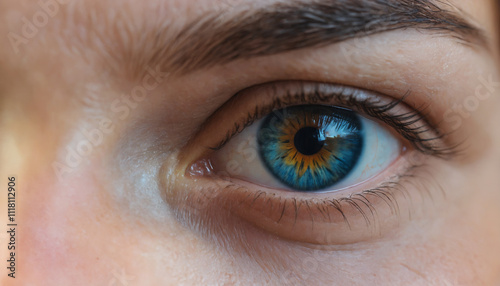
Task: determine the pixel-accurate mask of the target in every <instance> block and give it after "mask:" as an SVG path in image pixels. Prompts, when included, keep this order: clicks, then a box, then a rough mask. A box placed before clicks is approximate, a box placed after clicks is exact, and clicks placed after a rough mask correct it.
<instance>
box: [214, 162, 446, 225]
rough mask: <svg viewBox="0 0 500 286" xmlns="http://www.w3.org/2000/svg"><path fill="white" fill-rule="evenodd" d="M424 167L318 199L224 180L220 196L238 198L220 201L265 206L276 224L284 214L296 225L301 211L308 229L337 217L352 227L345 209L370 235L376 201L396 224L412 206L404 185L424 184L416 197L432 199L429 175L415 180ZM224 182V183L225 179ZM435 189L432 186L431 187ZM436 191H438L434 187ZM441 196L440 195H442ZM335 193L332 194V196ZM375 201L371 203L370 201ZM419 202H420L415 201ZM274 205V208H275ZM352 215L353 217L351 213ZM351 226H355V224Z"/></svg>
mask: <svg viewBox="0 0 500 286" xmlns="http://www.w3.org/2000/svg"><path fill="white" fill-rule="evenodd" d="M426 166H427V165H426V164H411V165H409V166H408V167H406V168H405V170H404V171H403V172H402V173H401V174H397V175H394V176H393V177H392V178H390V179H388V180H387V181H386V182H384V183H382V184H381V185H380V186H378V187H376V188H371V189H367V190H364V191H362V192H359V193H355V194H351V195H348V196H345V197H340V198H322V199H307V198H300V197H299V196H300V194H298V196H297V197H283V196H281V195H280V194H279V193H276V192H267V191H261V190H259V191H254V190H250V189H249V188H247V187H245V186H242V185H240V184H238V183H235V182H231V178H228V180H229V184H228V185H226V186H225V187H224V188H223V190H222V192H221V193H225V194H234V193H235V192H239V193H240V195H239V196H240V198H241V196H243V199H240V200H237V201H235V202H229V201H230V200H232V199H231V196H229V198H225V199H224V200H225V201H226V202H227V204H228V205H229V206H230V209H231V208H236V209H237V208H239V207H241V206H242V205H244V204H247V205H249V206H250V207H252V208H254V207H256V206H257V205H258V206H261V207H265V208H268V209H276V211H274V213H273V217H272V218H271V219H272V220H274V221H275V222H276V223H277V224H281V223H283V222H282V218H283V216H284V215H285V213H287V214H288V216H291V217H294V223H293V224H294V225H295V223H297V217H298V216H300V215H302V214H303V213H302V212H304V211H305V212H306V214H307V215H308V216H309V217H310V222H311V228H314V224H315V222H319V221H321V222H328V221H329V222H332V220H333V219H335V216H337V218H336V219H335V220H338V218H341V220H343V221H344V223H345V224H346V225H347V226H348V228H349V229H351V228H352V227H353V225H352V222H351V219H353V218H352V217H351V215H353V214H352V212H346V209H347V208H351V209H352V210H356V211H357V215H359V216H361V217H362V220H363V221H364V224H365V226H366V228H367V229H370V230H371V231H372V232H373V233H376V232H377V231H378V226H379V225H380V221H379V217H378V212H377V209H378V208H379V207H381V206H380V202H383V204H384V205H386V206H387V207H389V209H390V213H391V214H392V215H394V216H396V217H397V219H398V221H399V220H401V219H411V216H412V215H411V214H412V210H413V209H414V207H415V202H414V199H415V197H414V196H415V194H414V193H412V192H409V191H408V190H407V185H408V184H412V185H415V184H416V183H415V181H420V182H426V183H425V184H421V185H419V186H418V187H417V189H418V191H419V193H420V198H421V200H422V201H424V200H425V199H430V200H431V201H433V200H434V196H433V194H432V193H431V191H430V187H431V186H430V185H428V184H434V183H435V184H437V183H436V182H435V180H432V179H431V178H429V176H432V174H425V180H424V179H422V180H418V178H420V177H421V176H422V174H423V172H424V171H425V169H426ZM214 179H215V180H220V178H214ZM224 182H226V183H228V181H226V179H224ZM433 187H435V186H433ZM438 188H439V189H440V190H442V188H441V187H440V186H439V185H438ZM442 194H443V195H444V193H442ZM334 195H335V193H332V196H334ZM377 199H378V200H379V202H378V203H375V202H374V200H377ZM401 199H404V200H405V201H404V203H405V204H407V205H409V206H410V208H408V213H407V217H404V216H405V214H404V213H402V210H401V208H400V205H401V203H403V201H401ZM419 203H420V202H419ZM276 205H278V207H277V208H276ZM354 215H355V214H354ZM355 227H359V226H358V225H355Z"/></svg>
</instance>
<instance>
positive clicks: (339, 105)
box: [178, 82, 455, 245]
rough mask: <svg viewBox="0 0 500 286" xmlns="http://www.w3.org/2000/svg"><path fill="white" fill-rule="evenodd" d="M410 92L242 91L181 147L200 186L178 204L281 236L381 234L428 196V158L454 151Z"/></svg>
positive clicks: (309, 86) (282, 87)
mask: <svg viewBox="0 0 500 286" xmlns="http://www.w3.org/2000/svg"><path fill="white" fill-rule="evenodd" d="M409 96H411V95H399V99H395V98H392V97H389V96H386V95H383V94H379V93H376V92H373V91H366V90H362V89H359V88H354V87H346V86H337V85H331V84H326V83H310V82H277V83H272V84H264V85H261V86H256V87H251V88H248V89H245V90H243V91H241V92H240V93H238V94H236V95H235V96H234V97H233V98H232V99H231V100H230V101H228V102H226V104H224V105H223V106H222V107H220V108H219V109H218V110H217V111H216V112H215V113H214V114H213V115H212V116H211V118H209V119H208V120H207V122H206V124H205V125H204V126H202V128H201V130H200V132H199V133H198V134H197V135H196V136H195V137H194V138H193V139H192V140H191V141H190V142H189V143H188V145H187V146H186V148H185V150H184V152H183V154H184V156H185V157H183V158H182V160H181V161H183V162H186V163H185V164H182V163H181V166H185V167H183V168H185V169H184V170H185V174H186V177H187V178H190V179H193V180H195V181H196V184H197V185H199V186H202V187H201V188H200V189H199V190H197V191H192V192H188V196H187V197H179V198H178V200H180V202H181V203H182V204H183V205H184V204H187V205H193V204H198V203H199V202H202V204H203V205H206V206H207V207H204V208H197V207H191V208H190V209H191V210H192V209H193V208H194V209H196V210H200V209H202V210H203V211H201V213H199V214H198V215H199V216H200V217H201V219H202V220H204V219H206V220H207V223H208V224H210V225H213V222H214V221H213V220H214V219H213V217H214V215H215V213H218V214H219V215H218V217H221V216H222V217H224V216H229V217H231V219H233V218H237V219H241V220H243V221H246V222H247V223H249V224H250V225H253V226H254V227H257V228H259V229H261V230H263V231H265V232H267V233H268V234H270V235H272V236H278V237H280V238H283V239H286V240H290V241H296V242H302V243H312V244H326V245H331V244H350V243H355V242H359V241H362V240H366V239H369V238H373V237H376V236H380V235H383V234H384V233H386V232H388V231H389V230H390V229H393V228H395V227H396V226H398V225H400V223H401V219H402V216H401V213H410V212H411V210H412V208H413V207H414V205H416V203H415V201H416V200H417V199H416V198H419V197H420V198H424V197H425V196H426V194H428V193H429V191H428V190H427V189H426V186H425V184H427V183H429V182H432V180H431V178H429V176H430V175H428V172H427V171H428V170H429V167H428V165H427V164H432V160H442V159H446V158H448V157H449V156H451V155H453V154H454V152H455V149H454V147H450V146H452V145H451V144H449V143H447V142H446V140H445V138H444V136H443V135H441V134H440V133H439V129H438V128H435V127H434V126H433V125H432V124H431V123H430V122H429V121H428V120H427V118H426V117H425V116H424V115H423V114H422V112H421V111H420V110H418V109H415V108H413V107H411V106H410V105H408V104H406V100H407V98H408V97H409ZM415 154H417V155H418V156H416V157H417V158H418V160H413V159H412V157H411V156H413V155H415ZM420 172H421V173H423V174H424V175H421V174H420ZM423 176H427V177H423ZM431 195H432V194H431ZM193 216H195V214H194V213H193V212H191V213H189V214H187V215H186V216H185V217H193ZM407 217H408V218H409V217H410V216H409V215H408V216H407ZM223 221H226V222H227V221H229V220H227V219H224V220H223ZM236 225H239V224H236ZM234 226H235V225H234V224H233V226H231V227H228V229H233V228H234ZM219 227H220V225H218V226H217V228H218V229H220V228H219Z"/></svg>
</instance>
